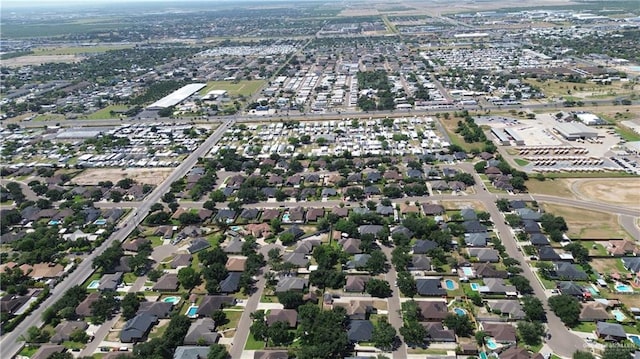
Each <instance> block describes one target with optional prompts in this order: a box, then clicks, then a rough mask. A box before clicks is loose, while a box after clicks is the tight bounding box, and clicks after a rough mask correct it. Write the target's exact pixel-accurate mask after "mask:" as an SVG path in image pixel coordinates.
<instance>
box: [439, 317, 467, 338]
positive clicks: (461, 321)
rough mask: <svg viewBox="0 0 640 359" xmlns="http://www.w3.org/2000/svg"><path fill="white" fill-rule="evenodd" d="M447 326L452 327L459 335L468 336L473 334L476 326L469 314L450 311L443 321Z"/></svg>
mask: <svg viewBox="0 0 640 359" xmlns="http://www.w3.org/2000/svg"><path fill="white" fill-rule="evenodd" d="M442 323H443V324H444V325H445V326H446V327H447V328H449V329H452V330H453V331H454V332H455V333H456V335H457V336H460V337H468V336H470V335H471V334H473V332H474V330H475V327H474V325H473V323H472V322H471V320H470V319H469V316H468V315H458V314H453V313H450V314H448V315H447V316H446V317H445V318H444V321H443V322H442Z"/></svg>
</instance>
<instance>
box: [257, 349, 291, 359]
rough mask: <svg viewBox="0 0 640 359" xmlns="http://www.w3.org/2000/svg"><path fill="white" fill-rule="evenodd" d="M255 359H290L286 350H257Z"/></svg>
mask: <svg viewBox="0 0 640 359" xmlns="http://www.w3.org/2000/svg"><path fill="white" fill-rule="evenodd" d="M253 359H289V353H288V352H287V351H286V350H256V351H255V352H254V353H253Z"/></svg>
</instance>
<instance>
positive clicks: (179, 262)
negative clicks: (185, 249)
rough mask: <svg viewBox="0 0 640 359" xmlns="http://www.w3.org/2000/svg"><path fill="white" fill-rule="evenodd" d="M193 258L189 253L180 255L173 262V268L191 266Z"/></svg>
mask: <svg viewBox="0 0 640 359" xmlns="http://www.w3.org/2000/svg"><path fill="white" fill-rule="evenodd" d="M192 258H193V257H192V256H191V254H189V253H178V254H176V255H175V257H173V260H171V268H173V269H178V268H183V267H188V266H189V265H191V260H192Z"/></svg>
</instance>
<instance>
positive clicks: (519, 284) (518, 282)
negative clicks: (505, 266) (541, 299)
mask: <svg viewBox="0 0 640 359" xmlns="http://www.w3.org/2000/svg"><path fill="white" fill-rule="evenodd" d="M509 281H510V282H511V284H513V285H514V286H515V287H516V290H517V291H518V292H520V294H530V293H533V288H532V287H531V283H529V280H528V279H527V278H525V277H523V276H521V275H519V274H518V275H514V276H511V277H510V278H509Z"/></svg>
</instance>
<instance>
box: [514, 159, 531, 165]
mask: <svg viewBox="0 0 640 359" xmlns="http://www.w3.org/2000/svg"><path fill="white" fill-rule="evenodd" d="M513 160H514V161H515V163H517V164H518V166H526V165H528V164H529V161H527V160H523V159H522V158H514V159H513Z"/></svg>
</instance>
